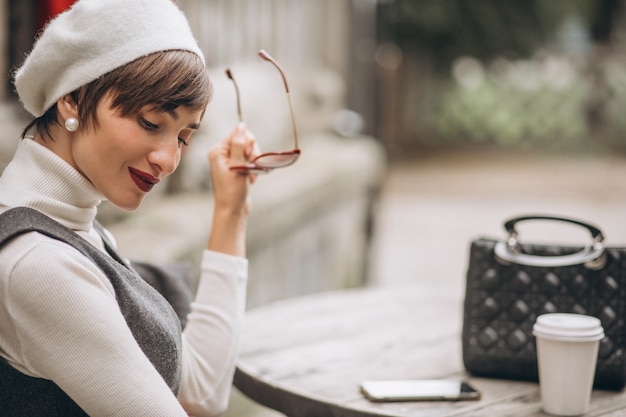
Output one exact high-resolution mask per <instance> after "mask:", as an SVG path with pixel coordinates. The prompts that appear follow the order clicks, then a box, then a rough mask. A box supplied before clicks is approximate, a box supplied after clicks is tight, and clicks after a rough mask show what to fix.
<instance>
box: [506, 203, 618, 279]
mask: <svg viewBox="0 0 626 417" xmlns="http://www.w3.org/2000/svg"><path fill="white" fill-rule="evenodd" d="M528 220H550V221H559V222H566V223H570V224H574V225H577V226H581V227H583V228H585V229H587V230H588V231H589V233H590V234H591V238H592V239H591V243H590V244H588V245H586V246H585V247H583V248H582V249H581V250H580V251H578V252H575V253H572V254H568V255H559V256H537V255H529V254H526V253H523V252H522V250H521V246H520V244H519V241H518V238H517V236H518V232H517V229H516V228H515V226H516V225H517V224H518V223H520V222H523V221H528ZM504 228H505V230H506V231H507V232H508V234H509V236H508V238H507V239H506V241H502V242H498V243H496V245H495V247H494V254H495V256H496V259H498V260H499V261H500V262H503V263H514V264H519V265H527V266H538V267H557V266H570V265H581V264H584V265H585V266H586V267H587V268H590V269H600V268H602V267H603V266H604V264H605V263H606V256H605V249H604V235H603V234H602V231H601V230H600V229H599V228H598V227H596V226H593V225H591V224H589V223H586V222H583V221H580V220H575V219H570V218H565V217H556V216H546V215H528V216H520V217H514V218H512V219H509V220H507V221H506V222H505V223H504Z"/></svg>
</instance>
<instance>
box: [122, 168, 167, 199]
mask: <svg viewBox="0 0 626 417" xmlns="http://www.w3.org/2000/svg"><path fill="white" fill-rule="evenodd" d="M128 171H129V172H130V177H131V178H132V180H133V181H134V182H135V184H136V185H137V187H139V189H140V190H141V191H143V192H144V193H147V192H149V191H150V190H152V187H154V186H155V185H156V184H158V182H159V181H160V180H159V179H158V178H156V177H154V176H152V175H150V174H148V173H147V172H143V171H140V170H138V169H135V168H128Z"/></svg>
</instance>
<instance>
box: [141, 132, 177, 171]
mask: <svg viewBox="0 0 626 417" xmlns="http://www.w3.org/2000/svg"><path fill="white" fill-rule="evenodd" d="M180 156H181V151H180V148H179V146H178V138H176V140H175V141H163V143H161V144H160V146H158V147H157V148H155V149H154V150H152V151H151V152H150V154H149V155H148V161H149V162H150V164H152V165H154V166H156V168H157V170H158V172H159V173H160V174H161V175H163V176H167V175H170V174H171V173H172V172H174V171H175V170H176V168H177V167H178V164H179V163H180Z"/></svg>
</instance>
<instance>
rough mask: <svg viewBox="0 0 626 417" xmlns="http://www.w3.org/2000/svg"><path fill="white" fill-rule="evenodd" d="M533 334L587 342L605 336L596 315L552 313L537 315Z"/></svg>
mask: <svg viewBox="0 0 626 417" xmlns="http://www.w3.org/2000/svg"><path fill="white" fill-rule="evenodd" d="M533 334H534V335H535V336H539V337H542V338H545V339H553V340H563V341H577V342H587V341H595V340H600V339H602V338H604V329H603V328H602V324H601V322H600V320H599V319H598V318H596V317H592V316H585V315H582V314H571V313H551V314H543V315H541V316H539V317H537V322H536V323H535V325H534V326H533Z"/></svg>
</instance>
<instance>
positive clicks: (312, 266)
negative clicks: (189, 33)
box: [0, 0, 626, 416]
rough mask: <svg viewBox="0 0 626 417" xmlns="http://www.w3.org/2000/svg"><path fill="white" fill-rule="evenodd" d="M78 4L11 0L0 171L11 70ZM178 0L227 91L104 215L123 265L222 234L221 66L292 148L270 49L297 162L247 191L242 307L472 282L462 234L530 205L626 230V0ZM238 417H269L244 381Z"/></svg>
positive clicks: (5, 20) (1, 56) (231, 107)
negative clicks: (140, 194) (142, 187)
mask: <svg viewBox="0 0 626 417" xmlns="http://www.w3.org/2000/svg"><path fill="white" fill-rule="evenodd" d="M71 3H72V1H69V0H0V22H1V23H0V68H1V69H2V71H3V73H4V74H5V75H6V76H5V78H4V79H3V83H2V84H1V85H0V98H1V100H0V122H1V123H2V126H3V137H2V140H1V141H0V169H1V168H2V167H3V166H4V164H6V162H7V161H8V160H9V159H10V157H11V155H12V153H13V150H14V148H15V145H16V144H17V141H18V136H19V133H20V131H21V129H22V127H23V126H25V125H26V123H27V121H28V116H27V115H26V114H25V113H24V112H23V110H21V108H20V106H19V103H18V100H17V98H16V97H15V95H14V93H13V89H12V86H11V83H10V74H11V72H12V71H13V69H14V68H15V66H16V65H19V64H20V63H21V61H22V59H23V57H24V56H25V54H26V53H27V52H28V51H29V50H30V48H31V46H32V40H33V38H34V37H35V35H36V33H37V32H38V31H39V30H40V29H41V28H42V27H43V26H44V25H45V22H46V21H47V20H48V19H49V18H50V17H51V16H54V15H55V14H56V13H58V12H59V11H61V10H63V9H65V8H67V7H69V6H70V5H71ZM176 3H177V4H178V5H179V6H180V7H181V9H182V10H183V11H184V12H185V13H186V14H187V16H188V18H189V20H190V24H191V26H192V30H193V31H194V33H195V35H196V37H197V39H198V42H199V44H200V45H201V47H202V49H203V50H204V52H205V54H206V58H207V63H208V66H209V71H210V73H211V76H212V79H213V83H214V88H215V94H214V99H213V101H212V103H211V105H210V107H209V109H208V111H207V114H206V117H205V120H204V121H203V127H202V130H201V131H200V132H199V135H198V137H196V138H195V139H194V142H193V146H192V147H191V149H189V151H188V152H187V155H185V158H184V160H183V163H182V165H181V167H180V169H179V170H178V171H177V172H176V173H175V175H173V176H172V177H170V179H169V180H168V182H167V184H166V185H165V186H164V187H161V188H162V189H161V190H159V191H158V192H157V190H155V191H153V193H151V195H150V196H149V198H148V199H147V200H146V202H145V203H144V206H143V207H142V209H140V210H139V211H138V212H136V213H123V212H120V211H119V210H117V209H115V208H113V207H110V206H107V205H106V203H104V204H103V206H102V207H101V211H100V214H99V216H100V219H101V220H102V221H103V222H104V223H105V224H106V225H107V226H108V227H109V228H110V229H111V230H112V231H113V232H114V234H115V235H116V236H117V239H118V241H119V245H120V247H121V249H122V250H123V252H124V253H125V254H126V255H128V256H129V257H131V258H134V259H138V260H146V261H152V262H189V261H195V260H197V258H198V256H199V250H200V249H201V248H202V247H203V245H204V241H205V240H206V236H207V233H208V230H209V227H210V215H211V199H210V195H211V192H210V191H211V190H210V180H209V178H208V167H207V159H206V152H207V150H208V148H209V147H210V146H211V145H212V144H213V143H215V141H217V140H219V139H221V138H222V137H223V136H224V135H226V134H227V133H228V132H229V131H230V130H231V129H232V128H233V127H234V126H235V124H236V123H237V114H236V102H235V95H234V93H235V91H234V88H233V85H232V83H231V82H230V81H229V80H228V79H227V77H226V76H225V74H224V70H225V69H226V68H227V67H228V68H230V69H231V70H232V72H233V74H234V76H235V78H236V79H237V82H238V84H239V89H240V92H241V97H242V110H243V117H244V120H245V121H246V124H247V125H248V127H249V128H250V129H251V130H252V131H253V132H254V133H255V135H256V137H257V139H258V141H259V144H260V145H261V147H262V148H263V150H266V151H269V150H286V149H289V148H290V147H292V146H293V135H292V133H291V125H290V119H289V110H288V106H287V99H286V96H285V89H284V86H283V84H282V81H281V79H280V76H279V74H278V73H277V72H276V70H275V69H274V68H273V67H272V66H271V65H270V64H268V63H267V62H265V61H263V60H261V59H260V58H259V57H258V55H257V51H258V50H259V49H261V48H264V49H266V50H267V51H268V52H269V53H270V54H272V55H273V56H274V57H275V58H276V59H277V60H278V61H279V62H280V63H281V65H282V66H283V69H284V70H285V72H286V75H287V78H288V80H289V86H290V88H291V92H292V96H293V99H294V109H295V115H296V122H297V126H298V133H299V139H300V147H301V149H302V157H301V159H300V161H298V163H297V164H296V165H294V166H292V167H289V168H287V169H282V170H276V171H274V172H272V173H271V174H269V175H267V176H264V177H262V178H259V180H258V181H257V184H255V186H254V187H253V207H254V212H253V217H252V219H251V222H250V227H249V241H248V254H249V258H250V277H251V278H250V286H249V296H248V305H249V308H254V307H256V306H259V305H262V304H265V303H268V302H272V301H275V300H280V299H283V298H286V297H292V296H297V295H302V294H307V293H312V292H317V291H327V290H334V289H340V288H348V287H356V286H362V285H394V284H404V283H416V282H417V283H421V284H423V285H428V282H429V281H432V280H434V279H436V280H445V282H447V283H449V285H450V289H451V291H458V292H459V293H462V291H463V278H464V277H463V275H464V270H465V262H466V252H467V250H468V245H469V242H470V240H471V239H472V238H474V237H477V236H478V235H485V234H487V235H496V236H502V235H503V231H502V230H501V228H502V227H501V225H502V223H503V221H504V220H506V219H507V218H509V217H511V216H514V215H518V214H527V213H531V212H532V213H536V212H539V213H547V214H555V215H563V216H570V217H575V218H579V219H582V220H587V221H590V222H592V223H595V224H597V225H598V226H600V228H601V229H603V230H604V232H605V235H606V236H607V242H608V243H609V244H623V243H625V242H626V224H625V222H623V220H622V219H623V216H622V212H623V204H624V202H625V201H626V190H625V187H624V185H623V184H624V181H623V180H622V179H623V178H626V167H625V164H624V161H625V159H624V158H625V156H626V135H625V133H626V117H624V115H623V112H624V104H625V103H626V66H625V59H626V58H624V57H625V56H626V55H625V54H624V50H625V47H626V38H625V35H626V34H625V32H624V27H626V26H625V25H624V18H625V17H626V16H625V13H626V10H625V8H624V5H623V3H624V2H623V1H622V0H507V1H500V0H446V1H441V0H178V1H176ZM51 53H53V52H51ZM181 213H182V214H181ZM530 232H531V234H530V235H529V238H538V239H547V238H549V239H562V240H566V241H567V242H568V243H571V242H572V240H577V241H580V242H582V243H584V242H585V239H586V238H587V237H586V236H585V235H584V233H582V234H578V233H577V232H578V231H576V232H573V234H570V231H562V230H561V229H557V230H553V229H551V228H540V230H539V231H537V232H533V231H532V230H530ZM533 233H536V235H533ZM524 236H526V235H524ZM230 415H232V416H246V415H250V416H251V415H275V413H273V412H271V411H269V410H266V409H262V408H260V407H256V406H255V405H254V404H251V403H249V402H247V401H246V400H245V399H244V398H242V397H241V396H239V395H238V394H237V393H235V395H234V399H233V405H232V411H231V413H230Z"/></svg>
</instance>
